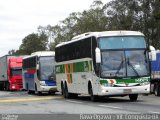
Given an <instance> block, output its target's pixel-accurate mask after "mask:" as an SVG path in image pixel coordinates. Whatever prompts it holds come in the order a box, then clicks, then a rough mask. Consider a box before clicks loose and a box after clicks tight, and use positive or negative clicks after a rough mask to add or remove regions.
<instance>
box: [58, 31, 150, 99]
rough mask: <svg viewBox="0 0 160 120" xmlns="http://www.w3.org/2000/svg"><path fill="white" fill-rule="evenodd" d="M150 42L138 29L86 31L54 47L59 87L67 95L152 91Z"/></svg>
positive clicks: (134, 95)
mask: <svg viewBox="0 0 160 120" xmlns="http://www.w3.org/2000/svg"><path fill="white" fill-rule="evenodd" d="M148 48H149V47H148V44H146V41H145V39H144V35H143V34H142V33H140V32H136V31H104V32H90V33H84V34H81V35H78V36H75V37H73V38H72V40H71V41H68V42H64V43H60V44H58V45H57V46H56V48H55V55H56V57H55V59H56V81H57V89H58V91H61V92H62V94H63V95H64V97H65V98H69V97H73V96H74V97H75V96H77V95H78V94H89V95H90V96H91V100H92V101H96V100H97V98H98V97H100V96H108V97H109V96H126V95H129V98H130V100H131V101H136V100H137V98H138V94H148V93H149V92H150V70H149V55H148Z"/></svg>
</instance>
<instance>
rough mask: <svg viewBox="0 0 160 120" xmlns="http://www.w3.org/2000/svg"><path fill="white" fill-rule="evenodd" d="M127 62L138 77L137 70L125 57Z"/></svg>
mask: <svg viewBox="0 0 160 120" xmlns="http://www.w3.org/2000/svg"><path fill="white" fill-rule="evenodd" d="M127 63H128V65H129V66H131V68H132V69H133V71H134V72H135V73H136V74H137V76H138V77H140V75H139V73H138V72H137V70H136V69H135V68H134V67H133V65H132V64H131V63H130V60H129V58H127Z"/></svg>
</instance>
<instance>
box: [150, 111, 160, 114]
mask: <svg viewBox="0 0 160 120" xmlns="http://www.w3.org/2000/svg"><path fill="white" fill-rule="evenodd" d="M148 113H155V114H160V112H154V111H148Z"/></svg>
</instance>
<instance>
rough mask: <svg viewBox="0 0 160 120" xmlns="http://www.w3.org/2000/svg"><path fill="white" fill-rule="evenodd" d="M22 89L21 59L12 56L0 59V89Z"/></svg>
mask: <svg viewBox="0 0 160 120" xmlns="http://www.w3.org/2000/svg"><path fill="white" fill-rule="evenodd" d="M22 88H23V85H22V57H21V56H12V55H5V56H2V57H0V89H1V90H7V91H13V90H21V89H22Z"/></svg>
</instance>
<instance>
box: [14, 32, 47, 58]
mask: <svg viewBox="0 0 160 120" xmlns="http://www.w3.org/2000/svg"><path fill="white" fill-rule="evenodd" d="M47 43H48V37H47V36H46V34H44V33H41V34H40V35H38V34H35V33H32V34H29V35H28V36H26V37H25V38H24V39H23V40H22V44H21V45H20V48H19V50H17V51H16V53H17V54H27V55H29V54H31V53H32V52H36V51H43V50H46V49H47V47H46V45H47Z"/></svg>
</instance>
